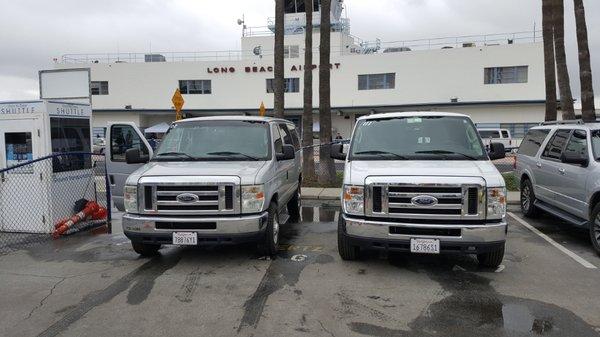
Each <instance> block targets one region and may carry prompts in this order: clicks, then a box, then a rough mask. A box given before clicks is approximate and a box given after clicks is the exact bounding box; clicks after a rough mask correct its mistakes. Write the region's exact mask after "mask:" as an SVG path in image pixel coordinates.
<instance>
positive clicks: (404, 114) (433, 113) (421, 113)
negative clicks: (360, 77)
mask: <svg viewBox="0 0 600 337" xmlns="http://www.w3.org/2000/svg"><path fill="white" fill-rule="evenodd" d="M402 117H466V118H469V116H467V115H463V114H459V113H454V112H440V111H412V112H389V113H382V114H373V115H368V116H363V117H360V118H359V119H358V120H373V119H386V118H402Z"/></svg>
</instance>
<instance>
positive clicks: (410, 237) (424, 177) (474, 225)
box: [331, 112, 507, 267]
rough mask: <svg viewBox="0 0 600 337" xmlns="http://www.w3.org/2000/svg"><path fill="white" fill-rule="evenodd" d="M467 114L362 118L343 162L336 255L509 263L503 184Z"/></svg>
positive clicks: (495, 153)
mask: <svg viewBox="0 0 600 337" xmlns="http://www.w3.org/2000/svg"><path fill="white" fill-rule="evenodd" d="M491 150H492V151H491V153H489V154H488V153H486V151H485V148H484V146H483V143H482V142H481V139H480V137H479V134H478V133H477V129H476V128H475V125H474V124H473V122H472V121H471V120H470V119H469V117H468V116H466V115H460V114H454V113H442V112H412V113H390V114H379V115H370V116H365V117H361V118H359V120H358V122H357V124H356V126H355V129H354V132H353V135H352V139H351V143H350V150H349V154H348V155H346V154H345V153H343V148H342V145H339V144H337V145H333V146H332V150H331V151H332V157H333V158H335V159H340V160H346V163H345V171H344V186H343V192H342V193H343V194H342V215H341V216H340V217H339V223H338V250H339V254H340V256H341V257H342V259H344V260H354V259H357V258H358V257H359V255H360V252H361V249H378V250H389V251H406V252H411V253H423V254H439V253H444V252H452V253H463V254H476V255H477V257H478V259H479V262H480V264H481V265H482V266H485V267H497V266H499V265H500V263H501V262H502V259H503V257H504V246H505V241H506V232H507V225H506V219H505V213H506V188H505V183H504V179H503V178H502V176H501V175H500V173H499V172H498V170H497V169H496V168H495V166H494V165H493V164H492V162H491V161H490V159H499V158H502V157H504V156H505V151H504V146H503V145H502V144H500V143H492V144H491Z"/></svg>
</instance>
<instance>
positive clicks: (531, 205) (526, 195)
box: [519, 179, 540, 218]
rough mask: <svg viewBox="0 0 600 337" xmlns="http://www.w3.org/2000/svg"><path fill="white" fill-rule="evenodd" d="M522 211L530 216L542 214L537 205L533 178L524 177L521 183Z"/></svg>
mask: <svg viewBox="0 0 600 337" xmlns="http://www.w3.org/2000/svg"><path fill="white" fill-rule="evenodd" d="M519 200H520V204H521V212H523V215H525V216H526V217H528V218H535V217H537V216H538V215H540V210H539V208H537V207H536V206H535V201H536V198H535V192H534V191H533V184H532V183H531V180H529V179H524V180H523V182H522V183H521V193H520V199H519Z"/></svg>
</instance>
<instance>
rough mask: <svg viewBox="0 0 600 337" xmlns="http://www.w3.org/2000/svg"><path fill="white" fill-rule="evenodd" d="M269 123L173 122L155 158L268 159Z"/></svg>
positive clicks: (178, 159)
mask: <svg viewBox="0 0 600 337" xmlns="http://www.w3.org/2000/svg"><path fill="white" fill-rule="evenodd" d="M269 144H270V136H269V127H268V124H267V123H264V122H254V121H198V122H184V123H176V124H174V125H173V126H172V127H171V129H170V130H169V131H168V132H167V134H166V135H165V137H164V139H163V140H162V142H161V144H160V147H159V148H158V150H157V151H156V153H155V155H154V158H153V160H155V161H190V160H206V161H211V160H212V161H217V160H226V161H231V160H235V161H259V160H269V159H270V157H271V148H270V146H269Z"/></svg>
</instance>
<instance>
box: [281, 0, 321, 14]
mask: <svg viewBox="0 0 600 337" xmlns="http://www.w3.org/2000/svg"><path fill="white" fill-rule="evenodd" d="M305 1H306V0H285V1H284V4H285V5H284V11H285V13H286V14H294V13H304V12H306V6H305V4H304V2H305ZM313 1H314V5H313V6H314V11H315V12H318V11H319V2H320V1H319V0H313Z"/></svg>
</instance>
